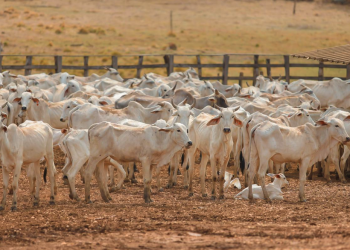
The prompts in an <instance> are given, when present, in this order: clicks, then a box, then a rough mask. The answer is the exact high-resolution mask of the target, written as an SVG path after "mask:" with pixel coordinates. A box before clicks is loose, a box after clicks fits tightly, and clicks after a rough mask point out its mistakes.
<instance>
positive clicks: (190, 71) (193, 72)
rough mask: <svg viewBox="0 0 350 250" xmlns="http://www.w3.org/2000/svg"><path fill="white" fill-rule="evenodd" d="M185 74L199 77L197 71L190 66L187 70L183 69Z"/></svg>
mask: <svg viewBox="0 0 350 250" xmlns="http://www.w3.org/2000/svg"><path fill="white" fill-rule="evenodd" d="M185 75H187V76H189V77H191V78H195V79H199V76H198V73H197V71H196V70H195V69H194V68H192V67H190V68H189V69H188V70H186V71H185Z"/></svg>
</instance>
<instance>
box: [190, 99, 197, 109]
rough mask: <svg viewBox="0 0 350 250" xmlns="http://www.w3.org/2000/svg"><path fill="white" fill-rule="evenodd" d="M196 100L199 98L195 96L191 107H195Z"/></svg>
mask: <svg viewBox="0 0 350 250" xmlns="http://www.w3.org/2000/svg"><path fill="white" fill-rule="evenodd" d="M196 102H197V99H196V98H193V102H192V105H191V109H193V108H194V106H196Z"/></svg>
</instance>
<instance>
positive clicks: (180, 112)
mask: <svg viewBox="0 0 350 250" xmlns="http://www.w3.org/2000/svg"><path fill="white" fill-rule="evenodd" d="M186 102H187V99H185V100H183V101H182V102H181V103H179V105H175V104H173V105H174V106H175V108H176V111H175V112H174V113H173V116H175V121H176V122H178V123H181V124H183V125H185V126H186V127H187V128H188V125H189V121H190V116H191V115H192V116H194V113H193V111H192V110H191V109H192V106H190V105H186ZM194 104H195V103H194ZM192 105H193V104H192ZM193 106H194V105H193Z"/></svg>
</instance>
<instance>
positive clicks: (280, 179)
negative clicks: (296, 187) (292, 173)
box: [267, 173, 289, 188]
mask: <svg viewBox="0 0 350 250" xmlns="http://www.w3.org/2000/svg"><path fill="white" fill-rule="evenodd" d="M267 176H270V177H271V178H274V179H275V180H274V181H273V184H274V185H278V186H279V187H281V188H282V187H284V186H285V185H289V182H288V181H287V178H286V176H285V175H284V174H282V173H280V174H271V173H268V174H267Z"/></svg>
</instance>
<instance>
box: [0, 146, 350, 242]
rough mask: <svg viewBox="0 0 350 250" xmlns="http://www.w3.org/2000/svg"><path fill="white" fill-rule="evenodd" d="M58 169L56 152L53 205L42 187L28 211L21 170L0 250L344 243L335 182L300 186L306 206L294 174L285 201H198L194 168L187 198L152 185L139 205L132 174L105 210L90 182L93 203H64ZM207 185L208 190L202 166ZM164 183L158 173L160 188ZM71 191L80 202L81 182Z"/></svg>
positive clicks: (344, 212) (346, 236) (342, 208)
mask: <svg viewBox="0 0 350 250" xmlns="http://www.w3.org/2000/svg"><path fill="white" fill-rule="evenodd" d="M62 166H63V157H62V154H59V153H58V151H57V150H56V167H57V169H58V172H59V178H58V188H59V189H58V195H57V199H56V201H57V202H56V205H54V206H52V205H49V185H48V184H46V185H43V186H42V189H41V193H40V202H41V203H40V205H39V207H35V208H33V207H32V202H31V200H30V197H29V195H28V180H27V178H26V175H25V171H22V174H21V178H20V190H19V199H18V210H17V212H11V211H10V206H11V196H8V198H9V199H8V202H7V206H6V209H5V211H3V212H1V213H0V225H1V226H0V248H1V249H66V248H67V247H69V249H92V248H93V249H112V248H113V249H161V248H163V249H164V248H165V249H175V248H177V249H203V248H208V249H215V248H216V249H218V248H220V249H223V248H226V249H233V248H235V249H247V248H250V249H267V248H270V249H282V248H283V249H285V248H287V249H330V248H332V249H347V248H348V245H349V244H350V224H349V221H350V218H349V216H348V213H349V212H350V211H349V210H350V205H349V199H350V197H349V192H350V186H349V185H348V184H341V183H340V182H338V181H336V180H335V178H333V182H332V183H329V184H327V183H326V182H325V181H324V180H323V179H322V178H319V177H317V176H316V174H314V180H313V181H308V182H307V186H306V196H307V199H308V201H307V202H306V203H300V202H298V198H297V195H298V173H297V170H296V169H294V168H293V169H291V170H290V171H288V172H287V174H286V175H287V178H288V180H289V182H290V185H289V186H288V187H286V188H285V189H284V201H273V203H272V204H266V203H265V202H264V201H257V202H256V203H255V204H250V203H249V202H248V201H245V200H235V199H234V198H233V196H234V195H235V194H236V193H237V192H238V190H237V189H233V188H231V189H230V190H229V191H228V192H227V193H226V199H225V200H216V201H212V200H210V198H209V197H208V198H202V197H201V195H200V192H199V178H198V169H196V174H195V176H196V178H195V182H194V191H195V195H194V196H193V197H191V198H189V197H188V193H187V191H186V190H184V189H183V187H182V176H179V185H178V186H176V187H175V188H173V189H165V191H164V192H161V193H158V192H156V189H155V186H153V191H154V192H153V194H152V198H153V200H154V202H153V203H152V204H150V205H148V204H145V203H144V202H143V198H142V193H143V185H142V176H141V174H140V173H138V174H137V177H136V178H137V180H138V183H137V184H131V183H125V189H123V190H121V191H118V192H116V193H112V194H111V196H112V198H113V201H111V202H110V203H104V202H103V201H102V200H101V197H100V194H99V191H98V187H97V185H96V182H95V181H94V183H93V185H92V200H93V201H94V203H93V204H85V202H83V201H81V202H73V201H71V200H70V199H69V198H68V188H67V186H65V185H64V184H63V181H62V179H61V177H62V173H61V171H60V170H61V168H62ZM229 170H230V171H232V168H231V169H229ZM332 177H334V176H332ZM207 178H208V179H207V182H206V183H207V184H208V190H209V185H210V183H211V181H210V172H209V167H208V171H207ZM166 180H167V172H166V169H164V170H163V171H162V185H163V186H165V184H166ZM1 182H2V178H1ZM241 183H243V182H242V179H241ZM77 184H78V185H77V190H78V194H79V196H80V198H82V200H83V198H84V193H83V192H84V188H83V185H82V183H81V181H80V178H77ZM153 184H154V185H155V181H153Z"/></svg>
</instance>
